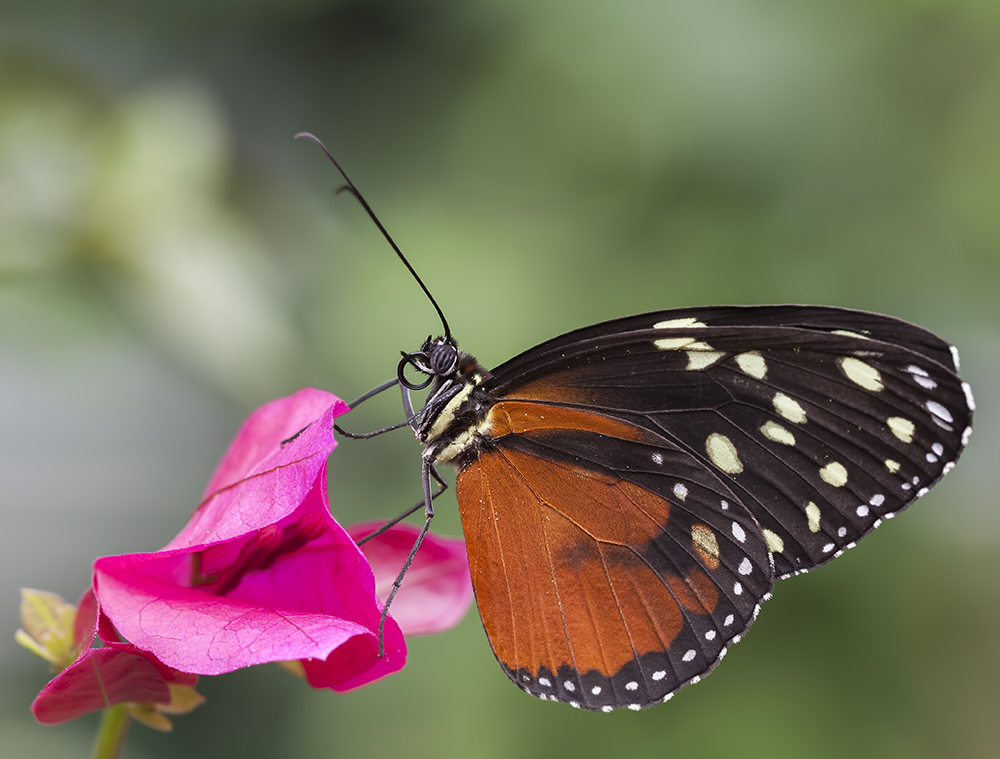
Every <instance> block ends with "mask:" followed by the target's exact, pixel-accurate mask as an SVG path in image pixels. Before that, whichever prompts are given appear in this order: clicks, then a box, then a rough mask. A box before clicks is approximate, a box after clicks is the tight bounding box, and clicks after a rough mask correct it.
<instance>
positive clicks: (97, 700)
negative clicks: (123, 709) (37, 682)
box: [31, 648, 170, 725]
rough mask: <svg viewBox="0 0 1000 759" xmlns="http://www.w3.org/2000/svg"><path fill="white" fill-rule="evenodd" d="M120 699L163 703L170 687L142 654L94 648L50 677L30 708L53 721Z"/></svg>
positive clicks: (44, 720) (48, 722)
mask: <svg viewBox="0 0 1000 759" xmlns="http://www.w3.org/2000/svg"><path fill="white" fill-rule="evenodd" d="M124 701H152V702H155V703H160V704H166V703H168V702H169V701H170V690H169V688H168V687H167V683H166V681H165V680H164V679H163V677H162V676H161V675H160V673H159V672H158V671H157V670H156V667H154V666H153V665H152V664H151V663H150V662H149V660H148V659H147V658H146V657H145V656H142V655H140V654H135V653H129V652H126V651H117V650H115V649H111V648H95V649H92V650H90V651H88V652H87V653H86V654H84V655H83V656H82V657H80V658H79V659H78V660H77V661H76V662H74V663H73V664H71V665H70V666H69V667H67V668H66V669H64V670H63V671H62V672H60V673H59V674H58V675H56V676H55V677H54V678H52V680H51V681H49V684H48V685H46V686H45V688H43V689H42V692H41V693H39V694H38V697H37V698H36V699H35V701H34V703H33V704H32V705H31V711H32V712H33V713H34V715H35V718H36V719H37V720H38V721H39V722H41V723H43V724H46V725H53V724H56V723H58V722H65V721H66V720H71V719H76V718H77V717H79V716H80V715H82V714H86V713H87V712H92V711H96V710H98V709H106V708H107V707H109V706H113V705H115V704H119V703H122V702H124Z"/></svg>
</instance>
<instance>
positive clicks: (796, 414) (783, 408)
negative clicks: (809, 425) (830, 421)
mask: <svg viewBox="0 0 1000 759" xmlns="http://www.w3.org/2000/svg"><path fill="white" fill-rule="evenodd" d="M773 403H774V410H775V411H777V412H778V413H779V414H780V415H781V416H783V417H784V418H785V419H787V420H788V421H790V422H794V423H795V424H803V423H804V422H805V421H806V412H805V409H803V408H802V406H800V405H799V402H798V401H796V400H795V399H794V398H789V397H788V396H787V395H785V394H784V393H775V394H774V401H773Z"/></svg>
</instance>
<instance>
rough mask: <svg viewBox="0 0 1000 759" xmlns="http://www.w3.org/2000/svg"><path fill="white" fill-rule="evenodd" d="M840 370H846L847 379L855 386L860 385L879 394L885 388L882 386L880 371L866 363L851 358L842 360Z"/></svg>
mask: <svg viewBox="0 0 1000 759" xmlns="http://www.w3.org/2000/svg"><path fill="white" fill-rule="evenodd" d="M840 368H841V369H843V370H844V374H846V375H847V379H849V380H850V381H851V382H853V383H854V384H855V385H860V386H861V387H863V388H864V389H865V390H871V391H872V392H873V393H878V392H881V390H882V388H883V387H884V385H883V384H882V375H881V374H879V371H878V369H876V368H875V367H874V366H871V365H869V364H866V363H865V362H864V361H860V360H858V359H856V358H850V357H848V358H842V359H840Z"/></svg>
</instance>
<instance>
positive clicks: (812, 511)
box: [806, 501, 819, 532]
mask: <svg viewBox="0 0 1000 759" xmlns="http://www.w3.org/2000/svg"><path fill="white" fill-rule="evenodd" d="M806 519H807V520H809V532H819V506H817V505H816V504H815V503H813V502H812V501H809V503H807V504H806Z"/></svg>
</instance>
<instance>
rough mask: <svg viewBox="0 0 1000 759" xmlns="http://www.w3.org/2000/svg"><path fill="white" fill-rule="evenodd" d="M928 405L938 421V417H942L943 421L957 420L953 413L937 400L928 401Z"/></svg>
mask: <svg viewBox="0 0 1000 759" xmlns="http://www.w3.org/2000/svg"><path fill="white" fill-rule="evenodd" d="M926 406H927V410H928V411H930V412H931V413H932V414H933V415H934V421H937V420H938V419H941V420H942V421H945V422H948V423H951V422H954V421H955V419H954V417H952V415H951V412H950V411H949V410H948V409H946V408H945V407H944V406H942V405H941V404H940V403H938V402H937V401H927V404H926Z"/></svg>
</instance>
